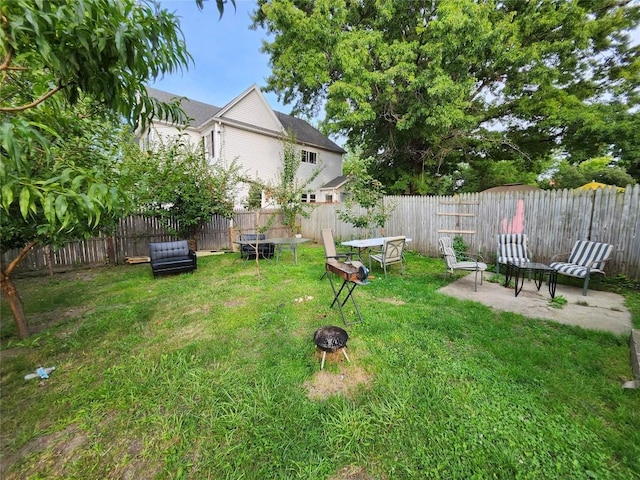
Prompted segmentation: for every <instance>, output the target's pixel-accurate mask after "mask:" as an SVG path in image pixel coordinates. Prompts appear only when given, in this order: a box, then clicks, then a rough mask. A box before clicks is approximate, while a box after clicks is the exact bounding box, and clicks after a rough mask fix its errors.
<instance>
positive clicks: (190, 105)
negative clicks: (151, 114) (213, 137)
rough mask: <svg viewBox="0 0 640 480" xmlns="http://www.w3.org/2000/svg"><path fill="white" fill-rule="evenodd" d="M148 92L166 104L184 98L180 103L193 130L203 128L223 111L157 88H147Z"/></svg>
mask: <svg viewBox="0 0 640 480" xmlns="http://www.w3.org/2000/svg"><path fill="white" fill-rule="evenodd" d="M147 91H148V92H149V95H151V96H152V97H153V98H156V99H158V100H160V101H161V102H165V103H168V102H171V101H173V100H175V99H176V98H182V100H181V102H180V103H181V105H182V109H183V110H184V113H186V114H187V117H189V118H190V119H191V123H190V124H189V126H191V127H193V128H199V127H201V126H202V125H203V124H204V123H205V122H206V121H207V120H210V119H211V117H214V116H215V115H216V114H217V113H218V112H219V111H220V110H221V109H220V108H219V107H214V106H213V105H209V104H207V103H202V102H198V101H196V100H191V99H189V98H186V97H181V96H180V95H175V94H173V93H168V92H163V91H162V90H157V89H155V88H151V87H147Z"/></svg>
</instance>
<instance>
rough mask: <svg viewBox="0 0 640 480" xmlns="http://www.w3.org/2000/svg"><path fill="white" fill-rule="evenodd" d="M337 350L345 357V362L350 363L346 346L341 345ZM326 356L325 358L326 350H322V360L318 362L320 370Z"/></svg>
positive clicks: (322, 367)
mask: <svg viewBox="0 0 640 480" xmlns="http://www.w3.org/2000/svg"><path fill="white" fill-rule="evenodd" d="M339 350H340V351H341V352H342V354H343V355H344V358H346V359H347V362H349V363H351V360H349V355H347V349H346V347H342V348H340V349H339ZM326 358H327V351H326V350H322V361H321V362H320V370H322V369H324V361H325V360H326Z"/></svg>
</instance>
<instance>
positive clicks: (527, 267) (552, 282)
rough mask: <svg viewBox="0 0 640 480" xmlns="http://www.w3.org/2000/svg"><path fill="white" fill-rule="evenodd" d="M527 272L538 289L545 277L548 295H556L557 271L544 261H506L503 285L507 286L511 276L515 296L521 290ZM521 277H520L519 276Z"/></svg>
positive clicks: (552, 296) (553, 296)
mask: <svg viewBox="0 0 640 480" xmlns="http://www.w3.org/2000/svg"><path fill="white" fill-rule="evenodd" d="M527 273H529V274H530V276H531V277H533V280H534V282H535V284H536V287H537V288H538V291H540V287H541V286H542V282H543V281H544V279H545V277H546V278H547V284H548V285H549V295H551V298H555V296H556V286H557V284H558V272H556V271H555V270H554V269H553V268H551V267H550V266H548V265H545V264H544V263H537V262H507V273H506V276H505V281H504V286H505V287H507V286H508V285H509V282H510V281H511V277H514V279H515V284H516V285H515V296H516V297H517V296H518V294H519V293H520V292H521V291H522V287H523V286H524V277H525V276H526V275H525V274H527ZM520 277H522V278H520Z"/></svg>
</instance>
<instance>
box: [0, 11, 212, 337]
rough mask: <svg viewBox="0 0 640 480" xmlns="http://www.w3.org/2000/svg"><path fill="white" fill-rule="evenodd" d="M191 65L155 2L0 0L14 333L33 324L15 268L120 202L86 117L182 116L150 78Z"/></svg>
mask: <svg viewBox="0 0 640 480" xmlns="http://www.w3.org/2000/svg"><path fill="white" fill-rule="evenodd" d="M218 3H220V2H218ZM189 62H190V56H189V54H188V52H187V50H186V48H185V44H184V41H183V37H182V34H181V31H180V28H179V22H178V19H177V18H176V17H175V16H174V15H173V14H171V13H169V12H167V11H166V10H163V9H161V8H160V7H159V6H158V5H157V4H156V3H154V2H152V1H145V0H57V1H49V0H11V1H8V2H7V1H4V2H2V3H0V118H1V120H2V127H1V129H0V183H1V184H2V190H1V195H2V198H1V201H0V209H1V211H0V214H1V218H0V220H1V221H2V229H3V230H2V240H1V241H2V250H3V251H4V250H5V249H6V248H8V247H9V246H12V247H20V248H22V251H21V253H20V254H19V255H18V256H17V258H16V259H15V260H14V261H12V262H11V263H10V264H9V265H3V266H2V269H1V270H2V271H1V272H0V286H1V288H2V291H3V293H4V294H5V296H6V298H7V300H8V302H9V305H10V307H11V309H12V312H13V315H14V319H15V321H16V326H17V330H18V335H19V336H20V337H25V336H27V335H28V334H29V330H28V326H27V322H26V319H25V317H24V312H23V308H22V302H21V300H20V296H19V295H18V293H17V291H16V289H15V286H14V284H13V282H12V281H11V274H12V273H13V271H14V270H15V268H16V266H17V265H18V264H19V263H20V261H22V260H23V259H24V258H25V256H26V255H27V253H28V252H29V250H30V249H31V248H32V247H33V246H34V245H36V244H39V243H40V244H57V243H61V242H62V241H64V240H65V239H71V238H81V237H83V236H87V235H89V234H92V233H93V232H95V231H96V230H97V229H99V228H100V226H101V225H104V221H105V219H106V218H107V217H109V216H110V215H111V214H112V213H113V212H114V211H115V210H117V209H118V208H120V206H121V204H120V201H121V199H120V196H119V195H118V192H117V190H116V189H114V188H113V185H114V184H113V178H112V176H111V175H110V172H109V171H108V164H109V162H108V161H106V160H105V156H107V155H108V154H111V153H113V152H110V147H109V144H110V142H111V144H112V143H113V142H114V141H116V140H115V137H112V138H111V140H110V142H102V141H100V139H101V138H102V133H101V131H100V130H99V129H96V128H94V127H95V125H94V124H92V122H94V121H95V120H96V119H98V118H101V119H104V120H105V121H107V120H109V119H112V118H117V120H118V121H121V119H125V120H126V121H127V122H128V123H129V124H130V126H131V127H133V128H135V127H140V128H144V126H145V125H146V124H147V123H148V122H149V119H150V118H151V117H152V116H153V115H161V116H163V117H165V118H172V119H176V120H182V119H183V116H184V114H183V113H182V111H181V110H180V108H179V106H178V104H177V103H175V104H170V105H169V104H161V103H158V102H157V101H156V100H155V99H153V98H151V97H149V95H148V94H147V91H146V88H145V84H146V83H147V82H150V81H151V80H153V79H154V78H156V77H157V76H160V75H163V74H165V73H170V72H174V71H176V70H179V69H182V68H186V67H187V66H188V64H189ZM105 131H108V132H114V131H115V130H114V129H112V128H105V129H103V132H105ZM74 142H75V143H74Z"/></svg>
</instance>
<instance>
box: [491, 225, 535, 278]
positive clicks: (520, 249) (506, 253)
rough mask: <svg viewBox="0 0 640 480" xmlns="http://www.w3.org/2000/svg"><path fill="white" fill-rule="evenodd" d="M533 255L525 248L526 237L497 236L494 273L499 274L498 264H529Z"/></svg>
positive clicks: (523, 235) (520, 234)
mask: <svg viewBox="0 0 640 480" xmlns="http://www.w3.org/2000/svg"><path fill="white" fill-rule="evenodd" d="M531 258H533V255H531V251H530V250H529V247H528V246H527V236H526V235H525V234H522V233H507V234H501V235H498V251H497V254H496V273H500V264H501V263H502V264H505V265H506V264H507V263H508V262H513V263H523V262H530V261H531Z"/></svg>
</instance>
